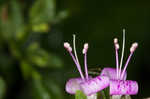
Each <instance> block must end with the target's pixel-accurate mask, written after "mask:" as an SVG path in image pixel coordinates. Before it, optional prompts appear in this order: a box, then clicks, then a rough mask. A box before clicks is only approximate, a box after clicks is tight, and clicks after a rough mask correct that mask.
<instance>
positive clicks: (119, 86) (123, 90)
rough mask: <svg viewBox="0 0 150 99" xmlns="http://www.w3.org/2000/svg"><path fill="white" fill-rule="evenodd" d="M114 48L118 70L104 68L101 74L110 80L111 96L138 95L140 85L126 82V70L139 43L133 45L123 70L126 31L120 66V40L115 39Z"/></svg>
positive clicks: (129, 81) (130, 81) (134, 82)
mask: <svg viewBox="0 0 150 99" xmlns="http://www.w3.org/2000/svg"><path fill="white" fill-rule="evenodd" d="M114 46H115V52H116V69H113V68H104V69H103V70H102V72H101V75H105V76H108V77H109V79H110V95H134V94H137V93H138V84H137V82H136V81H132V80H126V77H127V73H126V69H127V66H128V63H129V61H130V59H131V56H132V55H133V53H134V51H135V50H136V48H137V46H138V43H136V42H135V43H133V44H132V46H131V48H130V55H129V57H128V59H127V61H126V63H125V65H124V68H123V69H122V61H123V56H124V47H125V30H124V29H123V46H122V55H121V60H120V65H119V59H118V50H119V44H118V39H117V38H115V39H114Z"/></svg>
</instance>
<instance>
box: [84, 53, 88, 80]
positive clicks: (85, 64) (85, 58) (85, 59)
mask: <svg viewBox="0 0 150 99" xmlns="http://www.w3.org/2000/svg"><path fill="white" fill-rule="evenodd" d="M84 69H85V75H86V79H87V80H88V79H89V75H88V69H87V53H85V54H84Z"/></svg>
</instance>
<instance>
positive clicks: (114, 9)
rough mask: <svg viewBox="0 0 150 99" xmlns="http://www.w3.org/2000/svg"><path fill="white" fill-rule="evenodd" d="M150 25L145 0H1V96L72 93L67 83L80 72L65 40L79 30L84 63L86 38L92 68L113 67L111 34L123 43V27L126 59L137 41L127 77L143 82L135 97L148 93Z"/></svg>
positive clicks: (62, 97)
mask: <svg viewBox="0 0 150 99" xmlns="http://www.w3.org/2000/svg"><path fill="white" fill-rule="evenodd" d="M149 27H150V1H145V0H143V1H141V0H124V1H121V0H0V90H1V91H0V98H1V99H10V98H11V99H27V98H29V99H50V98H52V99H54V98H55V99H66V98H68V99H70V98H74V96H71V95H69V94H67V93H66V92H65V90H64V89H65V83H66V81H67V80H68V79H69V78H71V77H76V76H79V73H78V72H77V69H76V67H75V65H74V63H73V61H72V59H71V57H70V56H69V54H68V53H67V51H66V50H65V49H64V48H63V42H64V41H67V42H70V43H71V44H72V34H76V47H77V53H78V57H79V60H80V63H81V64H82V65H83V55H82V48H83V44H84V43H85V42H88V43H89V50H88V66H89V67H90V68H92V67H100V68H103V67H115V51H114V46H113V38H114V37H117V38H118V39H119V43H120V47H121V45H122V29H123V28H125V29H126V46H125V57H124V63H125V60H126V59H127V57H128V55H129V49H130V46H131V44H132V43H133V42H135V41H136V42H138V44H139V47H138V48H137V50H136V51H135V53H134V55H133V57H132V59H131V61H130V63H129V65H128V68H127V71H128V77H127V79H129V80H136V81H137V82H138V83H139V93H138V94H137V95H136V96H132V97H133V99H142V98H146V97H149V96H150V94H149V89H150V85H149V84H150V78H149V73H150V66H149V65H150V63H149V60H150V58H149V56H150V52H149V50H150V46H149V45H150V44H149V43H150V40H149V37H150V36H149V35H150V28H149ZM120 52H121V51H119V53H120ZM119 55H120V56H121V53H120V54H119Z"/></svg>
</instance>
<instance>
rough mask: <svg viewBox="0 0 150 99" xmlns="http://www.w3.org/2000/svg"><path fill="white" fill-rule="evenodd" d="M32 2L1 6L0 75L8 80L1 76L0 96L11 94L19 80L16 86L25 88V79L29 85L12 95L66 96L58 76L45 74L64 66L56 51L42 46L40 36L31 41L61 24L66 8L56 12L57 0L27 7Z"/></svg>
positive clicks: (34, 97)
mask: <svg viewBox="0 0 150 99" xmlns="http://www.w3.org/2000/svg"><path fill="white" fill-rule="evenodd" d="M29 3H30V2H28V1H23V2H20V1H19V0H10V1H9V2H7V1H6V2H3V3H2V4H1V5H0V20H1V21H0V54H1V56H0V70H1V71H0V74H2V77H3V76H4V77H5V79H6V83H5V81H4V80H3V79H2V77H1V78H0V89H1V91H0V99H3V98H5V97H9V93H7V90H10V89H11V87H12V88H13V86H14V84H15V83H16V81H17V80H18V79H19V81H20V80H21V82H19V81H18V82H17V83H18V86H14V89H15V87H17V88H18V87H22V86H21V85H22V84H24V82H23V81H25V83H27V84H26V85H25V86H26V88H25V89H21V90H20V92H19V95H13V96H15V97H11V98H19V97H21V99H22V97H24V98H30V99H50V98H54V97H55V99H63V94H62V90H63V89H62V88H61V86H62V84H61V85H59V84H60V83H58V81H57V80H58V79H59V78H55V77H46V78H45V77H43V76H44V73H45V72H47V70H48V72H50V71H51V70H54V71H56V70H57V69H62V67H63V61H62V59H61V58H60V56H59V55H58V54H57V53H56V52H55V51H50V50H48V47H43V46H42V41H40V40H41V39H40V38H39V39H38V40H37V41H32V39H34V37H32V36H31V35H32V34H35V36H37V35H41V36H43V35H49V34H50V33H51V26H52V25H53V24H60V22H61V21H62V20H63V19H64V18H66V17H67V16H68V15H67V13H66V12H67V11H64V10H61V11H57V12H56V1H55V0H35V1H34V2H32V4H31V5H30V7H28V5H29ZM28 39H31V41H30V40H29V41H28ZM42 39H43V38H42ZM47 39H48V38H47ZM10 71H11V72H10ZM22 82H23V83H22ZM19 85H20V86H19ZM6 86H9V87H6ZM31 86H32V87H31ZM16 91H18V89H16ZM10 94H11V93H10Z"/></svg>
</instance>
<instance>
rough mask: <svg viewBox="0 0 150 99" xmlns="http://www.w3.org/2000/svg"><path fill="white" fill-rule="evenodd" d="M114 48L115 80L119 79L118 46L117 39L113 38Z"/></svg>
mask: <svg viewBox="0 0 150 99" xmlns="http://www.w3.org/2000/svg"><path fill="white" fill-rule="evenodd" d="M114 46H115V51H116V72H117V73H116V74H117V79H118V78H119V77H118V75H119V74H118V71H119V59H118V49H119V44H118V39H117V38H115V39H114Z"/></svg>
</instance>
